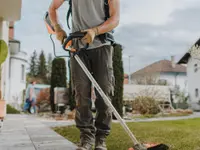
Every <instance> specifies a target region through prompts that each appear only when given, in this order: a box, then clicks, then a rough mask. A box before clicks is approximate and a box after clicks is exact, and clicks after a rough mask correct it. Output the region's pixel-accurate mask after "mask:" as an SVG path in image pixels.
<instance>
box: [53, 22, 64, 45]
mask: <svg viewBox="0 0 200 150" xmlns="http://www.w3.org/2000/svg"><path fill="white" fill-rule="evenodd" d="M54 28H55V32H56V38H57V39H58V40H59V41H60V42H61V43H62V42H63V39H64V37H67V34H66V32H65V31H64V30H63V29H62V28H61V27H60V25H59V24H57V25H55V26H54Z"/></svg>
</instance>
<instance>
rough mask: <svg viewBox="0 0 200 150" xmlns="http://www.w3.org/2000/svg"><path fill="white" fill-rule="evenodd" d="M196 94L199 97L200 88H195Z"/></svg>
mask: <svg viewBox="0 0 200 150" xmlns="http://www.w3.org/2000/svg"><path fill="white" fill-rule="evenodd" d="M195 96H196V97H199V89H195Z"/></svg>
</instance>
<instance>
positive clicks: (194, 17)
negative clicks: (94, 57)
mask: <svg viewBox="0 0 200 150" xmlns="http://www.w3.org/2000/svg"><path fill="white" fill-rule="evenodd" d="M182 7H184V5H183V6H181V8H179V9H176V10H174V11H173V12H172V13H170V14H169V16H168V19H167V20H168V21H167V22H166V23H165V24H158V25H155V24H151V23H137V22H135V23H130V24H126V25H123V26H121V27H120V28H118V30H117V31H116V33H115V37H116V39H117V41H118V42H119V43H121V44H122V45H124V47H125V49H124V52H123V53H124V55H134V56H135V57H134V58H133V59H132V61H131V62H132V67H131V68H132V69H131V71H132V72H133V71H136V70H138V69H141V68H142V67H144V66H146V65H149V64H150V63H153V62H155V61H158V60H161V59H170V56H171V55H175V56H176V59H177V60H178V59H180V57H181V56H182V55H183V54H184V53H185V52H186V51H187V50H188V48H189V47H190V46H191V45H192V44H194V42H196V40H197V39H198V38H199V37H200V20H198V15H199V13H200V5H197V6H196V5H190V7H187V8H182ZM124 66H125V71H126V72H127V71H128V66H129V64H128V61H127V59H126V58H124Z"/></svg>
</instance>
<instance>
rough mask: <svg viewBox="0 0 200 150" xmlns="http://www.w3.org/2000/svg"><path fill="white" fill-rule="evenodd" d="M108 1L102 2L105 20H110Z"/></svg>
mask: <svg viewBox="0 0 200 150" xmlns="http://www.w3.org/2000/svg"><path fill="white" fill-rule="evenodd" d="M108 1H109V0H104V11H105V20H107V19H108V18H110V12H109V4H108Z"/></svg>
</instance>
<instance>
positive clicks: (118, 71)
mask: <svg viewBox="0 0 200 150" xmlns="http://www.w3.org/2000/svg"><path fill="white" fill-rule="evenodd" d="M122 50H123V49H122V46H121V45H120V44H116V45H115V46H114V55H113V70H114V77H115V81H117V82H115V86H114V96H112V104H113V106H114V107H115V109H116V110H117V111H118V113H119V114H120V115H121V116H122V115H123V110H122V107H123V82H124V69H123V62H122ZM114 118H115V117H114Z"/></svg>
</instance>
